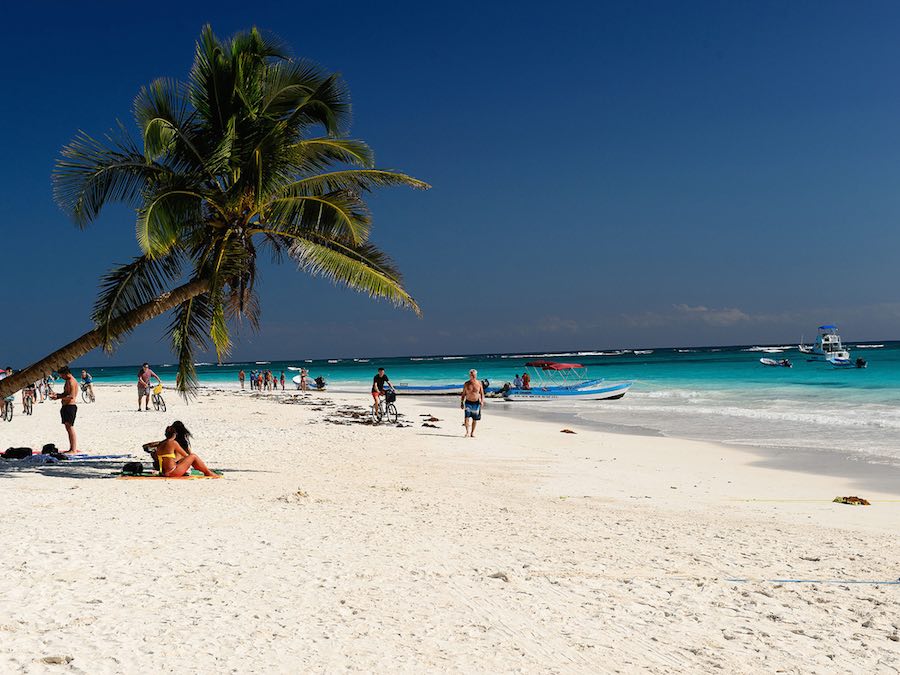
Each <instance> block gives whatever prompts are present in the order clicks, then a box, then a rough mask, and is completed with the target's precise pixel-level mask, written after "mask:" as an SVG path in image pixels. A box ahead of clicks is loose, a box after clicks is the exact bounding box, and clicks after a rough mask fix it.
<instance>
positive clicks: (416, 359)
mask: <svg viewBox="0 0 900 675" xmlns="http://www.w3.org/2000/svg"><path fill="white" fill-rule="evenodd" d="M848 346H849V348H850V350H851V355H852V357H853V358H854V359H855V358H857V357H860V356H861V357H863V358H865V359H866V360H867V361H868V367H867V368H865V369H856V368H851V369H835V368H833V367H831V366H830V365H829V364H827V363H821V362H808V361H807V360H806V357H805V355H803V354H801V353H800V352H799V350H798V349H797V347H796V345H768V346H765V347H768V348H770V349H771V348H773V347H777V348H782V349H783V351H782V352H776V353H766V352H763V351H762V347H764V346H758V345H746V346H737V347H735V346H729V347H696V348H678V349H675V348H664V349H654V350H652V353H649V354H647V353H635V351H634V350H622V351H581V352H578V351H571V352H548V353H539V352H534V353H528V354H526V353H522V354H478V355H454V354H450V355H438V356H403V357H390V358H370V359H367V358H357V359H354V358H343V359H323V360H306V359H303V358H298V359H292V360H290V361H272V362H266V361H257V362H244V363H227V364H222V365H216V364H212V363H201V364H197V371H198V374H199V377H200V381H201V383H202V384H203V385H206V386H228V387H237V386H238V371H240V370H241V369H243V370H245V371H246V372H247V373H248V374H249V372H250V371H251V370H254V369H260V368H264V369H270V370H272V371H273V372H274V373H276V374H277V375H278V374H280V373H281V371H282V370H284V371H285V375H286V377H287V380H288V382H287V387H288V388H290V387H293V385H292V383H291V382H290V379H291V378H292V377H293V376H294V375H296V374H297V373H296V371H292V370H289V367H293V368H299V367H305V368H308V369H309V371H310V375H311V376H312V377H316V376H319V375H321V376H323V377H324V378H325V379H326V381H327V382H328V388H329V389H330V390H333V391H351V392H353V391H358V392H361V393H364V392H366V391H368V388H369V386H370V384H371V381H372V376H373V375H374V373H375V369H376V368H377V367H379V366H383V367H384V368H385V369H386V370H387V373H388V376H389V377H390V378H391V381H393V382H395V383H408V384H443V383H461V382H463V381H464V380H465V379H466V377H467V375H468V371H469V369H470V368H475V369H477V370H478V375H479V378H481V379H488V380H490V382H491V384H492V385H502V384H503V383H504V382H508V381H512V379H513V378H514V376H515V375H516V374H517V373H522V372H523V371H524V365H525V363H526V362H528V361H530V360H535V359H550V360H558V361H564V362H576V363H580V364H583V365H584V366H586V367H587V368H588V371H589V373H590V376H591V377H603V378H605V379H606V380H608V381H620V380H633V381H634V382H635V384H634V387H633V388H632V389H631V391H630V392H629V393H628V395H627V396H626V397H625V398H623V399H620V400H617V401H579V402H561V401H560V402H556V401H554V402H541V403H537V402H529V403H523V402H520V403H501V402H497V403H496V405H500V406H504V407H505V408H507V409H510V410H512V409H513V408H514V407H515V412H517V413H519V414H523V413H524V414H530V411H534V412H535V414H540V413H542V412H550V413H554V414H556V413H558V414H562V415H566V416H571V418H572V419H573V420H578V421H579V422H581V423H584V424H591V425H595V426H597V427H599V428H605V429H608V430H616V431H623V432H632V433H643V434H662V435H666V436H676V437H683V438H694V439H700V440H716V441H720V442H726V443H730V444H737V445H748V446H753V447H762V448H779V449H785V450H790V449H804V450H821V451H833V452H839V453H841V454H844V455H846V456H850V457H855V458H858V459H865V460H867V461H872V462H884V463H890V464H895V465H898V466H900V342H881V343H880V342H867V343H862V344H855V343H850V344H849V345H848ZM760 357H771V358H775V359H781V358H789V359H791V361H792V362H793V364H794V367H793V368H771V367H766V366H763V365H762V364H760V362H759V359H760ZM77 365H78V366H79V367H81V364H77ZM151 365H152V367H153V369H154V371H155V372H156V373H158V374H159V376H160V377H161V378H162V379H163V381H164V382H165V383H166V384H174V380H175V368H174V367H172V366H171V365H166V364H151ZM89 370H90V371H91V373H92V374H93V376H94V378H95V381H96V382H97V383H98V384H102V383H111V384H112V383H117V384H122V383H133V382H135V381H136V376H137V367H136V366H127V367H101V366H90V367H89ZM76 372H77V371H76Z"/></svg>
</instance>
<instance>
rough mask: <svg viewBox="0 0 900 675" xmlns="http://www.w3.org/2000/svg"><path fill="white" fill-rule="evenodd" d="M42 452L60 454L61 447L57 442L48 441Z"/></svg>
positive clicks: (44, 453)
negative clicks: (58, 446)
mask: <svg viewBox="0 0 900 675" xmlns="http://www.w3.org/2000/svg"><path fill="white" fill-rule="evenodd" d="M41 454H42V455H58V454H59V448H57V447H56V444H55V443H47V445H45V446H44V447H43V448H42V449H41Z"/></svg>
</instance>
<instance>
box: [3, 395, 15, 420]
mask: <svg viewBox="0 0 900 675" xmlns="http://www.w3.org/2000/svg"><path fill="white" fill-rule="evenodd" d="M12 416H13V397H12V396H7V397H6V398H5V399H3V419H4V420H6V421H7V422H12Z"/></svg>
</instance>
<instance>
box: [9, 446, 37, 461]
mask: <svg viewBox="0 0 900 675" xmlns="http://www.w3.org/2000/svg"><path fill="white" fill-rule="evenodd" d="M32 453H33V451H32V449H31V448H7V450H6V452H4V453H3V459H25V458H26V457H31V455H32Z"/></svg>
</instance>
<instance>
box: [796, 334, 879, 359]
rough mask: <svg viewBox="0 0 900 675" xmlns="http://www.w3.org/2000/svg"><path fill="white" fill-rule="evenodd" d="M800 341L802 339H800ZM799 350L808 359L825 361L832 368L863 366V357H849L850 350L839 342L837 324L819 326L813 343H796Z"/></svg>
mask: <svg viewBox="0 0 900 675" xmlns="http://www.w3.org/2000/svg"><path fill="white" fill-rule="evenodd" d="M801 342H802V341H801ZM798 347H799V348H800V351H801V352H803V353H804V354H806V355H807V356H808V357H809V358H808V359H807V360H808V361H826V362H828V363H830V364H831V365H832V367H834V368H865V367H866V365H867V364H866V360H865V359H856V360H855V361H854V360H853V359H851V358H850V350H849V349H847V348H846V347H844V345H843V344H842V343H841V336H840V335H838V332H837V326H835V325H833V324H825V325H824V326H819V336H818V337H817V338H816V343H815V344H814V345H804V344H800V345H798Z"/></svg>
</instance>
